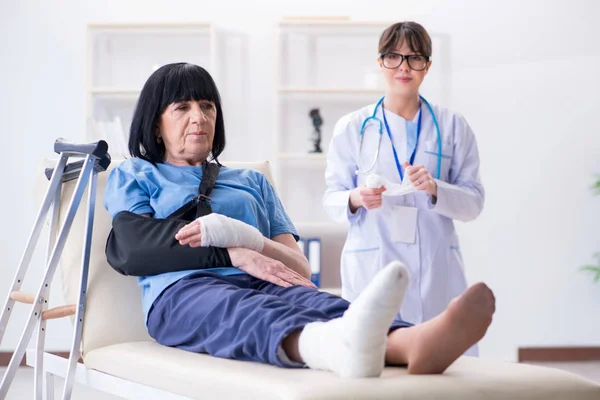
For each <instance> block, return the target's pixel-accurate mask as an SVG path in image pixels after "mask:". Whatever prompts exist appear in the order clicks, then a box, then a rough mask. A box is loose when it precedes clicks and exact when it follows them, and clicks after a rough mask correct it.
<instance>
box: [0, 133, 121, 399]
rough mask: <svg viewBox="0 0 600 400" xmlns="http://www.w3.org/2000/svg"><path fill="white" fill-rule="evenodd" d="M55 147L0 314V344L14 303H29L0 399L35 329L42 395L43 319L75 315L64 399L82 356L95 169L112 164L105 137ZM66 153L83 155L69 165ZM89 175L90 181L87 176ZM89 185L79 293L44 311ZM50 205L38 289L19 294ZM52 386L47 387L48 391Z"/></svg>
mask: <svg viewBox="0 0 600 400" xmlns="http://www.w3.org/2000/svg"><path fill="white" fill-rule="evenodd" d="M54 151H55V152H56V153H58V154H60V159H59V161H58V164H57V165H56V167H55V168H54V169H47V170H46V171H45V173H46V177H47V178H48V179H50V184H49V186H48V190H47V191H46V195H45V196H44V199H43V201H42V206H41V209H40V211H39V214H38V216H37V218H36V220H35V224H34V227H33V230H32V232H31V235H30V237H29V240H28V242H27V246H26V248H25V252H24V253H23V256H22V258H21V262H20V264H19V268H18V269H17V273H16V275H15V278H14V280H13V284H12V287H11V290H10V291H9V294H8V296H7V299H6V303H5V306H4V308H3V309H2V315H1V316H0V343H1V342H2V338H3V336H4V332H5V331H6V326H7V325H8V321H9V318H10V315H11V312H12V309H13V307H14V303H15V301H20V302H24V303H30V304H32V307H31V311H30V313H29V318H28V319H27V322H26V326H25V329H24V330H23V333H22V335H21V339H20V340H19V344H18V345H17V348H16V350H15V352H14V353H13V356H12V358H11V360H10V363H9V365H8V368H7V370H6V372H5V374H4V377H3V378H2V383H1V384H0V400H3V399H4V398H5V397H6V395H7V393H8V389H9V387H10V384H11V383H12V380H13V379H14V376H15V374H16V372H17V368H18V367H19V364H20V363H21V361H22V359H23V356H24V354H25V350H26V347H27V345H28V343H29V341H30V339H31V335H32V334H33V331H34V329H35V328H36V326H37V328H38V330H37V340H36V344H37V345H36V363H35V378H34V381H35V396H36V399H41V398H42V392H43V391H42V382H43V371H44V369H43V361H42V360H43V354H44V339H45V331H46V320H48V319H52V318H60V317H64V316H69V315H73V314H75V327H74V333H73V341H72V345H71V351H70V354H69V367H68V371H67V377H66V379H65V386H64V389H63V397H62V398H63V399H64V400H66V399H70V397H71V393H72V390H73V384H74V373H75V367H76V364H77V361H78V359H79V357H80V356H81V354H80V353H81V348H80V345H81V333H82V328H83V317H84V311H85V295H86V289H87V277H88V267H89V257H90V248H91V238H92V228H93V221H94V207H95V200H96V179H97V174H98V172H102V171H105V170H106V169H107V168H108V166H109V165H110V154H108V145H107V143H106V142H105V141H103V140H100V141H98V142H95V143H89V144H73V143H69V142H67V141H65V140H64V139H62V138H59V139H57V140H56V141H55V142H54ZM69 157H76V158H82V157H83V158H84V159H83V160H80V161H77V162H73V163H70V164H69V163H68V160H69ZM90 178H91V179H90ZM72 179H78V182H77V184H76V187H75V191H74V193H73V197H72V198H71V201H70V203H69V207H68V211H67V214H66V217H65V219H64V223H63V225H62V227H60V231H59V232H58V236H57V238H56V242H55V243H52V242H53V238H52V235H53V233H52V232H53V231H54V229H53V228H54V224H55V223H57V222H58V221H57V217H58V208H59V207H60V194H61V188H62V183H63V182H67V181H69V180H72ZM88 182H89V183H90V188H89V191H88V210H87V215H86V226H85V231H84V235H85V237H84V251H83V257H82V268H81V281H80V292H79V295H78V299H77V304H72V305H67V306H62V307H57V308H53V309H51V310H48V309H47V307H48V297H49V292H50V283H51V282H52V278H53V276H54V273H55V271H56V268H57V266H58V262H59V260H60V256H61V253H62V251H63V248H64V246H65V243H66V241H67V237H68V235H69V230H70V229H71V225H72V223H73V220H74V218H75V215H76V214H77V208H78V207H79V203H80V202H81V199H82V197H83V194H84V192H85V189H86V187H87V185H88ZM51 206H53V212H52V216H51V227H50V232H51V234H50V247H51V248H52V250H51V251H50V254H49V257H48V259H47V261H46V262H47V264H46V269H45V271H44V276H43V278H42V282H41V284H40V286H39V289H38V290H37V293H36V294H35V295H34V294H33V293H31V294H29V293H23V292H21V291H20V288H21V285H22V283H23V279H24V277H25V274H26V272H27V268H28V267H29V262H30V261H31V257H32V255H33V252H34V249H35V245H36V244H37V241H38V239H39V236H40V233H41V230H42V226H43V224H44V221H45V219H46V216H47V214H48V211H49V210H50V207H51ZM50 386H51V385H49V386H48V388H47V389H51V387H50ZM47 395H48V397H50V398H51V397H52V396H53V393H52V392H51V390H48V391H47Z"/></svg>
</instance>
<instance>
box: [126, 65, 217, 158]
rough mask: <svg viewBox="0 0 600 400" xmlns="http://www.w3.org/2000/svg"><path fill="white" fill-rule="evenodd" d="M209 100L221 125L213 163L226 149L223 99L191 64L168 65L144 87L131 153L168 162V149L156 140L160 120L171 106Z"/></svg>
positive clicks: (134, 122) (132, 131)
mask: <svg viewBox="0 0 600 400" xmlns="http://www.w3.org/2000/svg"><path fill="white" fill-rule="evenodd" d="M199 100H209V101H212V102H213V103H215V107H216V109H217V121H216V125H215V136H214V139H213V145H212V150H211V155H212V159H213V160H215V161H216V162H217V163H218V162H219V161H218V159H217V157H218V156H219V155H220V154H221V153H222V152H223V150H224V149H225V124H224V122H223V110H222V108H221V96H220V95H219V90H218V89H217V85H216V84H215V82H214V80H213V79H212V77H211V76H210V74H209V73H208V72H207V71H206V70H205V69H204V68H202V67H199V66H197V65H193V64H187V63H176V64H167V65H164V66H162V67H160V68H159V69H157V70H156V71H155V72H154V73H153V74H152V75H150V78H148V80H147V81H146V83H145V84H144V87H143V89H142V92H141V93H140V97H139V99H138V102H137V105H136V106H135V111H134V112H133V120H132V121H131V128H130V130H129V153H130V154H131V155H132V156H133V157H138V158H142V159H144V160H146V161H149V162H151V163H152V164H154V165H156V164H157V163H162V162H163V161H164V155H165V145H164V143H163V142H161V143H158V141H157V140H156V131H157V129H158V125H159V122H160V117H161V115H162V113H163V112H164V111H165V108H167V106H168V105H169V104H172V103H176V102H180V101H199Z"/></svg>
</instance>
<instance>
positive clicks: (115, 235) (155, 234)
mask: <svg viewBox="0 0 600 400" xmlns="http://www.w3.org/2000/svg"><path fill="white" fill-rule="evenodd" d="M187 223H188V222H187V221H184V220H179V219H154V218H149V217H145V216H142V215H138V214H135V213H132V212H129V211H122V212H120V213H118V214H117V215H115V217H114V218H113V221H112V226H113V228H112V230H111V231H110V234H109V235H108V239H107V241H106V248H105V252H106V259H107V261H108V263H109V264H110V266H111V267H112V268H113V269H115V270H116V271H117V272H119V273H121V274H123V275H130V276H153V275H158V274H163V273H166V272H175V271H184V270H189V269H198V270H200V269H207V268H218V267H231V266H232V265H231V259H230V258H229V253H228V252H227V249H225V248H219V247H195V248H193V247H190V246H182V245H180V244H179V242H178V241H177V240H176V239H175V234H176V233H177V232H178V231H179V229H181V228H182V227H183V226H184V225H186V224H187Z"/></svg>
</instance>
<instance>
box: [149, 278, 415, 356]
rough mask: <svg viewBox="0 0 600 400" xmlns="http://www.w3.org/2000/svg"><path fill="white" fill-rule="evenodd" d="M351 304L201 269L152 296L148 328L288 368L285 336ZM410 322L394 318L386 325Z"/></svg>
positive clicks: (181, 343) (160, 336)
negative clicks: (284, 355)
mask: <svg viewBox="0 0 600 400" xmlns="http://www.w3.org/2000/svg"><path fill="white" fill-rule="evenodd" d="M349 304H350V303H348V302H347V301H346V300H344V299H342V298H340V297H338V296H334V295H332V294H329V293H326V292H319V291H318V290H316V289H310V288H307V287H304V286H292V287H288V288H283V287H280V286H277V285H274V284H272V283H269V282H266V281H263V280H261V279H257V278H254V277H252V276H250V275H232V276H222V275H217V274H214V273H211V272H207V271H201V272H195V273H193V274H191V275H188V276H186V277H184V278H182V279H180V280H179V281H177V282H176V283H174V284H173V285H171V286H170V287H168V288H167V289H165V290H164V291H163V293H162V294H161V295H160V296H159V297H158V298H157V299H156V300H155V301H154V304H153V305H152V308H151V310H150V313H149V315H148V332H149V333H150V336H152V337H153V338H154V339H155V340H156V341H157V342H158V343H160V344H163V345H165V346H172V347H178V348H181V349H184V350H188V351H193V352H196V353H208V354H210V355H212V356H215V357H221V358H229V359H236V360H246V361H256V362H262V363H267V364H273V365H278V366H280V367H291V366H295V365H294V363H290V362H285V360H283V361H282V360H281V358H280V357H279V356H280V354H281V349H280V345H281V342H282V341H283V339H284V338H285V337H286V336H287V335H289V334H290V333H292V332H293V331H295V330H297V329H300V328H302V327H304V326H305V325H306V324H308V323H310V322H315V321H328V320H330V319H333V318H338V317H341V316H342V315H343V314H344V311H346V309H347V308H348V305H349ZM408 326H412V324H410V323H408V322H405V321H402V320H401V319H399V318H397V319H396V320H394V322H393V323H392V325H391V327H390V330H393V329H397V328H404V327H408ZM286 358H287V357H286Z"/></svg>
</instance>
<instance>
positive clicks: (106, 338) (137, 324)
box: [37, 160, 274, 357]
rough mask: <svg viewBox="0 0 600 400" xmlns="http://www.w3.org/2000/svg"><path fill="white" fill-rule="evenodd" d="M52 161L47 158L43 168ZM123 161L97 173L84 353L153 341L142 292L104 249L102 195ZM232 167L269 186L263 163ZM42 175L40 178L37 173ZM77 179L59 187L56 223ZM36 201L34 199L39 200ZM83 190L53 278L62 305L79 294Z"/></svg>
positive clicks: (106, 227) (106, 221) (42, 186)
mask: <svg viewBox="0 0 600 400" xmlns="http://www.w3.org/2000/svg"><path fill="white" fill-rule="evenodd" d="M56 162H57V160H46V161H45V162H44V168H47V167H54V166H55V165H56ZM120 162H122V160H113V161H112V163H111V165H110V166H109V169H108V170H107V171H105V172H102V173H100V174H98V182H97V192H96V205H95V214H94V230H93V235H92V248H91V255H90V265H89V277H88V290H87V299H86V308H85V316H84V325H83V354H84V357H85V354H87V352H89V351H91V350H94V349H96V348H99V347H104V346H109V345H112V344H118V343H124V342H134V341H145V340H152V338H150V336H149V335H148V333H147V331H146V327H145V324H144V317H143V312H142V302H141V299H142V297H141V289H140V288H139V287H138V285H137V280H136V278H134V277H128V276H123V275H120V274H119V273H117V272H115V271H114V270H113V269H112V268H111V267H110V265H108V263H107V261H106V256H105V253H104V247H105V244H106V238H107V237H108V234H109V232H110V229H111V227H112V224H111V219H110V216H109V214H108V212H107V211H106V209H105V208H104V191H105V187H106V180H107V178H108V175H109V173H110V171H111V170H112V169H113V168H115V167H116V166H117V165H118V164H119V163H120ZM224 165H226V166H227V167H231V168H251V169H255V170H257V171H260V172H262V173H263V174H264V175H265V176H266V178H267V179H268V180H269V181H270V182H271V184H273V185H274V182H273V178H272V174H271V167H270V164H269V162H268V161H265V162H228V163H224ZM40 175H42V174H40ZM76 182H77V181H76V180H73V181H70V182H67V183H65V184H63V188H62V195H61V206H60V212H59V219H60V221H61V223H62V220H63V219H64V217H65V215H66V212H67V210H68V206H69V202H70V200H71V196H72V194H73V190H74V189H75V184H76ZM47 186H48V181H47V180H46V179H45V178H40V180H39V181H38V187H37V192H38V193H41V192H42V191H43V192H44V193H45V190H46V188H47ZM38 197H39V196H38ZM86 202H87V190H86V193H85V195H84V197H83V199H82V201H81V204H80V206H79V209H78V210H77V215H76V217H75V220H74V221H73V225H72V227H71V231H70V234H69V237H68V240H67V242H66V245H65V248H64V250H63V253H62V256H61V261H60V265H59V269H58V271H57V272H58V274H57V275H56V277H57V278H60V280H61V283H62V288H63V294H64V298H65V301H66V303H67V304H75V303H76V302H77V296H78V293H79V280H80V269H81V258H82V252H83V237H84V227H85V212H86V208H87V203H86Z"/></svg>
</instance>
